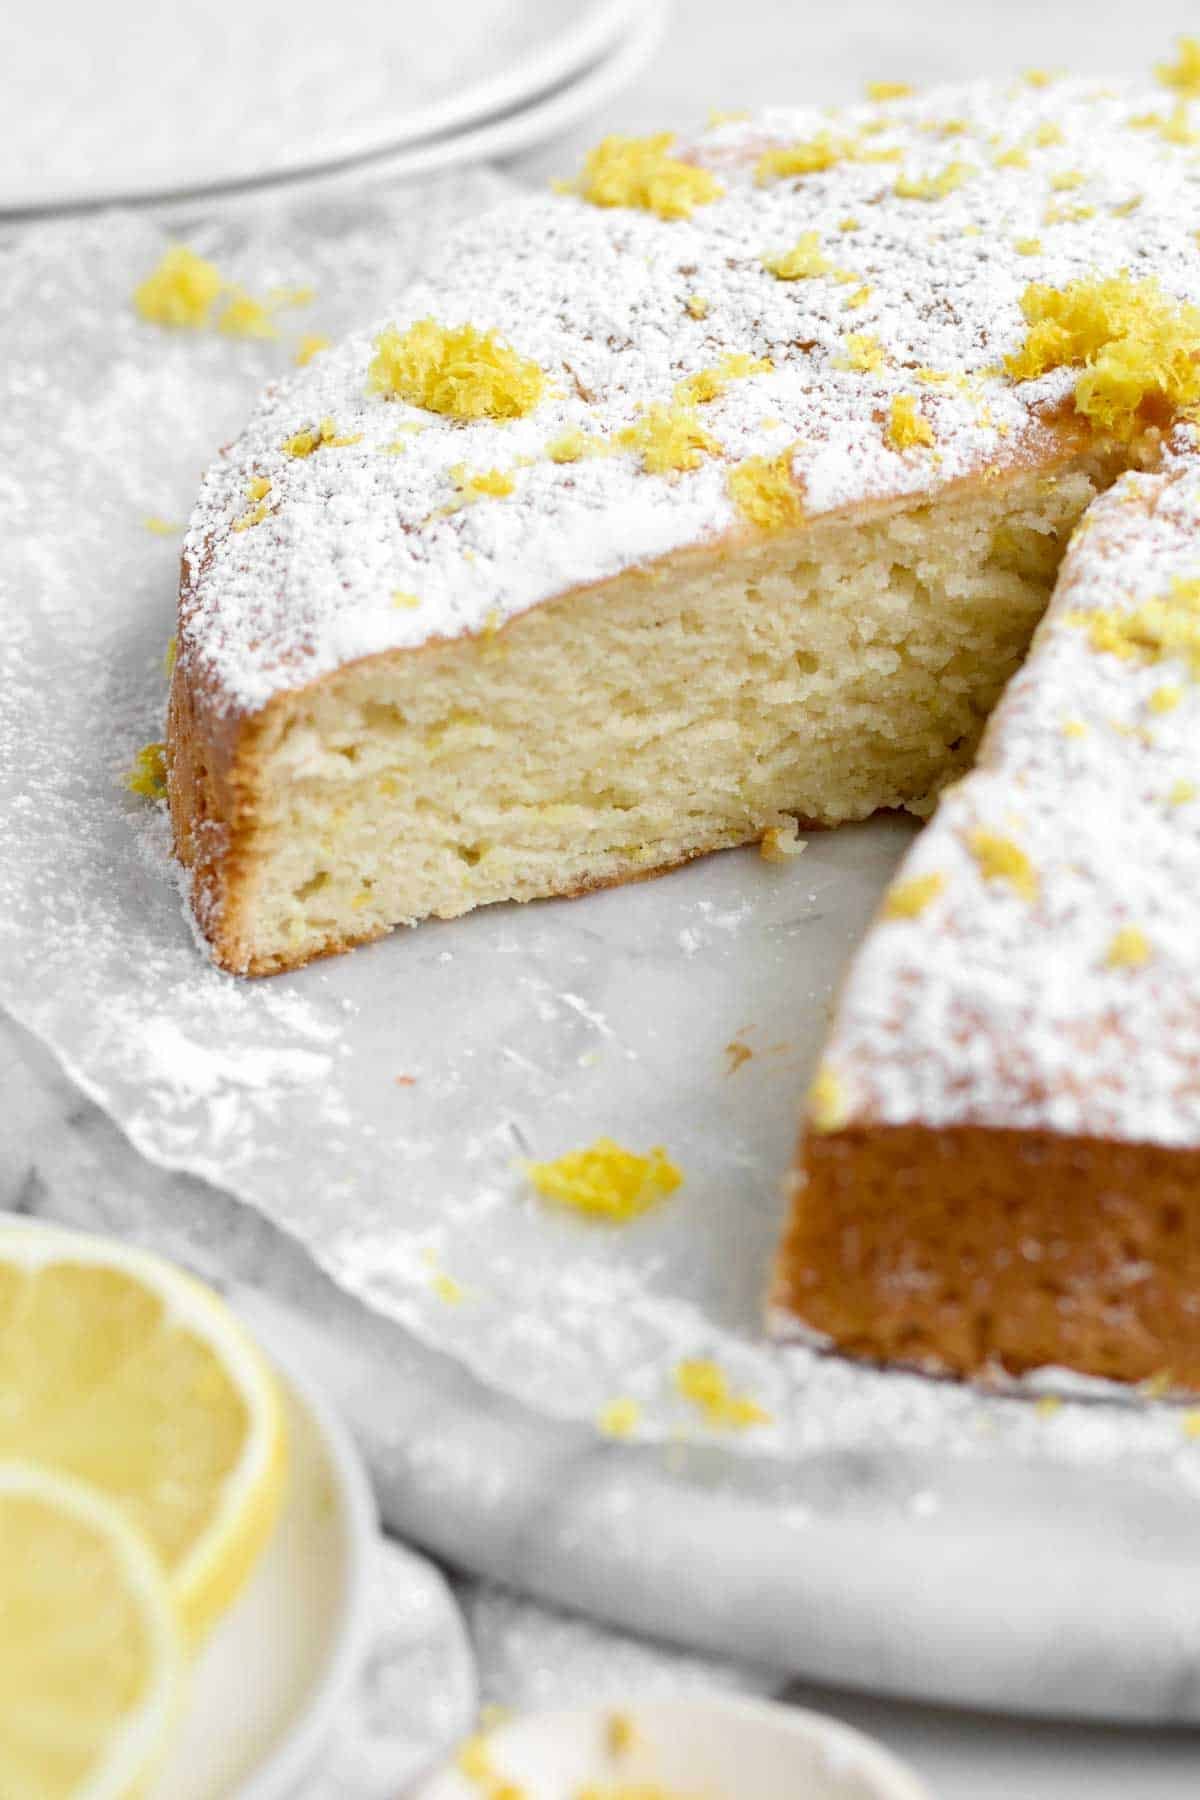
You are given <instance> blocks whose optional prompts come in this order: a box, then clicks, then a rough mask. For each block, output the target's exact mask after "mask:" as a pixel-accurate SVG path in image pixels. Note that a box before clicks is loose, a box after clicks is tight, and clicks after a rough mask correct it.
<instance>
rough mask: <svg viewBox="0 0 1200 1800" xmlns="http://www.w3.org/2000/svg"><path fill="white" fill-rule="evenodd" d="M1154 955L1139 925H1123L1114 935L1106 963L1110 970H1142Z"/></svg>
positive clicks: (1106, 953)
mask: <svg viewBox="0 0 1200 1800" xmlns="http://www.w3.org/2000/svg"><path fill="white" fill-rule="evenodd" d="M1153 954H1154V952H1153V951H1152V950H1151V948H1150V940H1149V938H1148V937H1147V936H1146V934H1145V932H1144V931H1142V930H1141V929H1140V928H1139V927H1138V926H1137V925H1122V926H1121V928H1120V930H1119V931H1117V932H1114V934H1113V938H1112V942H1111V943H1110V944H1109V946H1108V949H1107V951H1106V952H1105V956H1104V962H1105V966H1106V968H1109V969H1140V968H1141V967H1142V966H1143V964H1145V963H1148V962H1149V961H1150V958H1151V956H1152V955H1153Z"/></svg>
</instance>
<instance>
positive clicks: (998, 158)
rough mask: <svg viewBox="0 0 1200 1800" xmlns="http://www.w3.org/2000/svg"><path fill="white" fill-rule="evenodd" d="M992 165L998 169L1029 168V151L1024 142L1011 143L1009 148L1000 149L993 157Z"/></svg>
mask: <svg viewBox="0 0 1200 1800" xmlns="http://www.w3.org/2000/svg"><path fill="white" fill-rule="evenodd" d="M992 166H993V168H997V169H1027V168H1028V167H1029V152H1028V150H1026V149H1025V147H1024V145H1023V144H1011V145H1010V146H1009V148H1008V149H1007V150H998V151H997V152H996V154H995V156H993V158H992Z"/></svg>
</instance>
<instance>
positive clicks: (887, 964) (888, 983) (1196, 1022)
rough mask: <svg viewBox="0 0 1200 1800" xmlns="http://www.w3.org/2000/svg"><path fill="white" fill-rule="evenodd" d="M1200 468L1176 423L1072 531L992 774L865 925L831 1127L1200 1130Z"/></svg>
mask: <svg viewBox="0 0 1200 1800" xmlns="http://www.w3.org/2000/svg"><path fill="white" fill-rule="evenodd" d="M1198 522H1200V463H1198V461H1197V454H1196V443H1195V438H1194V437H1193V436H1192V434H1191V433H1189V432H1185V431H1183V430H1181V431H1180V432H1179V434H1178V436H1177V438H1176V440H1175V453H1174V454H1172V455H1171V456H1169V457H1168V459H1167V462H1166V465H1165V466H1164V469H1163V470H1162V471H1161V472H1159V473H1156V474H1137V473H1130V474H1127V475H1124V476H1122V477H1121V479H1120V480H1119V481H1118V483H1117V484H1116V485H1115V486H1114V487H1113V488H1111V489H1110V490H1109V491H1108V493H1106V494H1104V495H1102V496H1101V497H1100V498H1099V499H1098V500H1096V501H1094V502H1093V504H1092V507H1091V509H1090V510H1089V512H1088V514H1087V517H1086V519H1085V521H1084V523H1083V525H1082V526H1081V527H1080V528H1079V530H1078V531H1077V532H1076V535H1075V538H1074V540H1073V543H1072V547H1071V549H1070V551H1069V552H1068V556H1067V560H1066V563H1065V564H1064V567H1063V571H1062V574H1061V576H1060V580H1059V586H1058V589H1057V591H1056V593H1055V597H1054V600H1053V602H1052V604H1051V607H1050V610H1049V611H1048V613H1047V614H1046V617H1045V619H1044V620H1043V622H1042V624H1041V626H1040V627H1039V630H1038V635H1037V637H1036V638H1035V641H1034V647H1033V650H1032V651H1031V653H1030V656H1029V658H1028V660H1027V661H1026V664H1025V666H1024V668H1023V669H1022V671H1021V672H1020V674H1019V675H1017V676H1016V677H1015V679H1014V680H1013V682H1012V683H1011V684H1010V686H1009V688H1008V690H1007V691H1006V693H1005V695H1004V698H1003V699H1002V700H1001V702H1000V705H999V706H998V707H997V709H996V711H995V713H994V714H993V715H992V719H991V721H990V723H989V726H988V730H987V734H986V736H985V738H984V743H983V747H982V750H981V753H980V758H979V762H978V764H977V766H976V768H975V769H974V770H973V771H972V773H971V774H970V775H968V776H967V777H966V778H965V779H964V780H962V781H961V782H959V783H958V784H957V785H956V786H955V787H954V788H952V789H949V790H947V792H946V793H945V794H944V795H943V797H942V800H941V803H940V805H939V807H938V811H937V814H936V816H935V817H934V819H933V820H932V822H931V823H930V824H929V825H928V826H927V827H926V829H925V830H924V832H923V833H922V834H921V836H920V838H919V839H918V840H917V843H916V845H915V846H914V848H913V850H912V851H911V852H910V854H909V857H908V858H907V860H906V862H905V864H904V867H903V868H902V869H901V871H900V875H899V877H898V879H897V881H896V883H895V885H894V886H893V888H892V890H891V892H890V894H889V896H888V898H887V899H886V900H885V902H884V905H883V908H882V911H881V916H880V918H879V919H878V920H877V921H876V924H875V926H874V928H873V929H872V931H871V932H870V933H869V934H868V936H867V938H866V940H865V942H864V944H863V946H862V948H861V950H860V951H859V953H858V956H857V958H856V960H855V963H854V967H853V969H852V971H851V975H850V978H849V981H848V982H847V985H846V988H845V990H844V993H843V996H842V1001H841V1006H840V1008H839V1013H838V1019H837V1023H836V1026H835V1030H834V1034H833V1037H832V1039H831V1041H830V1045H829V1048H828V1051H827V1054H826V1058H825V1060H824V1062H823V1064H822V1068H821V1071H820V1073H819V1075H818V1078H817V1081H816V1083H815V1085H814V1090H813V1096H812V1101H811V1111H812V1116H813V1120H814V1123H815V1125H816V1127H817V1129H818V1130H822V1129H823V1130H836V1129H839V1128H840V1127H842V1126H843V1125H846V1124H848V1123H851V1122H853V1123H876V1122H886V1123H891V1124H908V1123H913V1122H921V1123H924V1124H928V1125H931V1126H946V1125H958V1124H977V1125H986V1126H993V1127H994V1126H1000V1127H1012V1128H1021V1129H1043V1130H1050V1131H1056V1132H1063V1133H1070V1134H1073V1135H1091V1136H1096V1137H1104V1138H1120V1139H1123V1140H1125V1141H1128V1142H1146V1143H1158V1144H1166V1145H1171V1146H1176V1147H1179V1146H1193V1147H1194V1146H1200V937H1198V936H1197V931H1196V895H1197V893H1198V892H1200V755H1198V747H1200V531H1198V530H1197V525H1198Z"/></svg>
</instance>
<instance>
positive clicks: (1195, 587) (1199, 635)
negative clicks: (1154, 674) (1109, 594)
mask: <svg viewBox="0 0 1200 1800" xmlns="http://www.w3.org/2000/svg"><path fill="white" fill-rule="evenodd" d="M1064 622H1065V623H1066V624H1067V625H1073V626H1078V627H1081V628H1082V629H1083V630H1085V631H1086V632H1087V634H1088V639H1089V642H1090V643H1091V646H1092V649H1093V650H1097V651H1100V652H1101V653H1102V654H1104V655H1108V656H1117V657H1120V658H1122V660H1124V661H1126V662H1131V661H1139V662H1145V663H1155V662H1162V661H1164V660H1165V659H1166V658H1169V657H1178V658H1180V659H1181V660H1182V661H1184V662H1186V663H1187V665H1188V669H1189V671H1190V673H1191V676H1192V679H1193V680H1196V681H1200V579H1197V578H1191V579H1189V578H1186V577H1184V576H1182V575H1176V576H1175V577H1174V579H1173V580H1172V582H1171V586H1170V589H1169V590H1168V592H1167V593H1166V594H1165V595H1161V596H1159V597H1158V598H1156V599H1152V600H1146V601H1144V602H1143V603H1142V605H1141V606H1139V607H1136V608H1135V609H1134V611H1132V612H1118V611H1115V610H1114V611H1109V610H1106V609H1103V608H1101V609H1098V610H1096V611H1094V612H1069V613H1067V614H1065V616H1064Z"/></svg>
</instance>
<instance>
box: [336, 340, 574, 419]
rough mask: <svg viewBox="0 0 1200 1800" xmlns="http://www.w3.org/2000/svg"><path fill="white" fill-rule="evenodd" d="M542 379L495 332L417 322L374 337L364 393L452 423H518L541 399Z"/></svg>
mask: <svg viewBox="0 0 1200 1800" xmlns="http://www.w3.org/2000/svg"><path fill="white" fill-rule="evenodd" d="M545 385H546V377H545V374H544V373H543V371H542V370H541V369H540V368H539V367H538V365H537V363H535V362H533V361H531V360H530V359H529V358H528V357H525V356H520V355H518V353H517V352H516V351H515V350H513V349H512V348H511V347H510V346H509V345H508V344H505V343H503V342H502V341H501V340H500V338H498V337H497V336H496V334H495V332H492V331H480V330H478V329H477V327H476V326H474V325H452V326H447V325H439V324H438V323H437V321H436V320H435V319H429V318H425V319H418V320H417V322H416V324H415V325H410V326H409V328H408V330H407V331H399V330H397V328H396V327H395V326H394V325H389V326H387V327H386V329H385V330H383V331H381V332H380V333H379V336H378V337H377V338H376V339H375V355H374V357H373V358H372V360H371V364H370V367H369V369H368V371H367V391H368V392H369V393H372V394H383V395H385V396H386V397H387V398H388V399H394V400H406V401H408V402H409V403H410V404H411V405H413V406H420V407H423V408H424V410H425V411H426V412H435V413H443V414H445V415H446V416H447V417H449V418H452V419H519V418H523V417H524V416H525V415H526V414H527V413H531V412H532V411H533V410H534V408H535V407H536V406H537V404H538V402H539V400H540V399H541V397H542V392H543V390H544V388H545Z"/></svg>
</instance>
